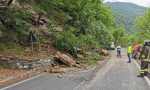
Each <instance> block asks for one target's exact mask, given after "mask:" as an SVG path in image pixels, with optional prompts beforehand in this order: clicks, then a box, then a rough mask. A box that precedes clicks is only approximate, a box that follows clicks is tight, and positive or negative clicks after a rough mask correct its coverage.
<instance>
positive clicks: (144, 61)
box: [137, 41, 150, 77]
mask: <svg viewBox="0 0 150 90" xmlns="http://www.w3.org/2000/svg"><path fill="white" fill-rule="evenodd" d="M139 60H141V71H140V75H138V76H137V77H143V76H147V75H149V72H148V64H149V60H150V41H146V42H145V45H144V47H143V50H142V52H141V54H140V58H139Z"/></svg>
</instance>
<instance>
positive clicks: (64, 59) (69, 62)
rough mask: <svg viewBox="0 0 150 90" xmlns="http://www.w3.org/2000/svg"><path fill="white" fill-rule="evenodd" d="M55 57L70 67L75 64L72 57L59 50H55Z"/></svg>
mask: <svg viewBox="0 0 150 90" xmlns="http://www.w3.org/2000/svg"><path fill="white" fill-rule="evenodd" d="M55 58H57V59H58V60H60V61H61V62H63V63H64V64H66V65H68V66H70V67H71V66H73V65H75V64H76V62H75V61H74V60H73V59H72V58H70V57H69V56H68V55H66V54H62V53H60V52H57V54H56V55H55Z"/></svg>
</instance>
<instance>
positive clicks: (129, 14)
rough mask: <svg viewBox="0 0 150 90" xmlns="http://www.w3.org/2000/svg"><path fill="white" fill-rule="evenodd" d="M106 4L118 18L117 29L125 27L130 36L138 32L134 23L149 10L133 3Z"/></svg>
mask: <svg viewBox="0 0 150 90" xmlns="http://www.w3.org/2000/svg"><path fill="white" fill-rule="evenodd" d="M105 4H106V5H107V6H110V7H111V8H112V10H113V14H114V16H115V18H116V27H121V26H123V27H124V28H125V29H126V32H127V33H129V34H131V33H134V32H136V30H135V28H134V27H133V25H134V24H133V23H134V21H135V19H136V18H137V17H138V16H139V15H141V14H143V13H144V12H145V11H146V10H147V8H145V7H142V6H138V5H135V4H132V3H124V2H107V3H105Z"/></svg>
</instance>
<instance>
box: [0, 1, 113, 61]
mask: <svg viewBox="0 0 150 90" xmlns="http://www.w3.org/2000/svg"><path fill="white" fill-rule="evenodd" d="M113 25H114V19H113V17H112V12H111V9H110V8H108V7H107V6H105V5H103V3H102V1H101V0H3V1H1V2H0V54H6V55H9V54H10V55H12V54H15V53H17V55H18V56H28V53H27V52H26V51H27V50H26V48H31V42H32V41H34V43H33V45H34V49H35V50H34V51H35V52H36V53H37V54H39V53H41V52H42V47H49V46H50V47H52V48H54V49H55V50H60V51H63V52H66V53H68V54H70V55H72V56H74V57H76V56H77V54H78V50H81V51H88V52H90V51H92V52H93V53H92V55H93V56H91V58H94V57H95V58H97V56H98V54H96V53H95V52H96V51H99V50H101V49H102V48H108V47H109V44H110V42H111V41H112V39H113V35H112V31H111V28H112V27H113ZM29 33H30V34H31V35H32V34H33V35H34V37H32V38H30V35H29ZM31 39H34V40H31ZM52 52H53V51H52ZM44 55H46V54H45V53H44ZM38 56H40V55H38ZM88 57H89V58H90V55H88ZM98 58H100V57H98ZM94 60H95V59H94Z"/></svg>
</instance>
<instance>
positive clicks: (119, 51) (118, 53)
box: [117, 45, 121, 58]
mask: <svg viewBox="0 0 150 90" xmlns="http://www.w3.org/2000/svg"><path fill="white" fill-rule="evenodd" d="M118 57H120V58H121V46H120V45H118V46H117V58H118Z"/></svg>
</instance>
